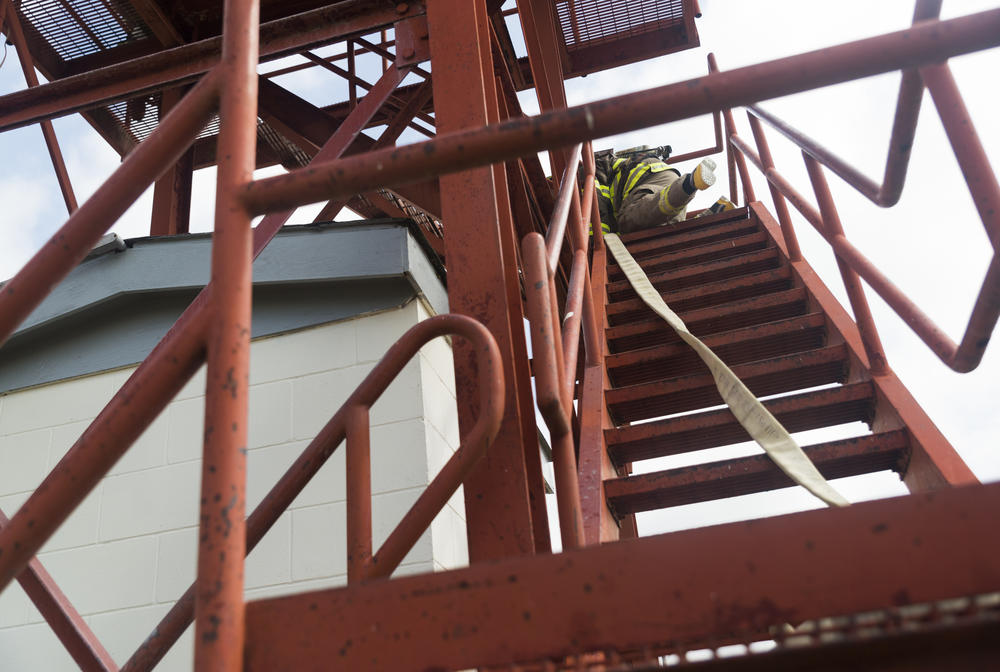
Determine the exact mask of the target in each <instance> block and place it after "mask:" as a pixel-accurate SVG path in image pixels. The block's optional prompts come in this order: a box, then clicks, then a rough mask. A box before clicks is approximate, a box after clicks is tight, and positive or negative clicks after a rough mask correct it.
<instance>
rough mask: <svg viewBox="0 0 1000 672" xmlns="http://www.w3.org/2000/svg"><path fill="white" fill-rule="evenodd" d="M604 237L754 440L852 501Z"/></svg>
mask: <svg viewBox="0 0 1000 672" xmlns="http://www.w3.org/2000/svg"><path fill="white" fill-rule="evenodd" d="M604 240H605V242H606V243H607V245H608V249H609V250H611V254H612V255H613V256H614V258H615V260H616V261H617V262H618V266H619V267H620V268H621V270H622V272H623V273H624V274H625V277H626V278H628V281H629V284H631V285H632V288H633V289H635V291H636V293H637V294H638V295H639V297H640V298H641V299H642V300H643V301H644V302H645V303H646V305H648V306H649V307H650V308H652V309H653V310H654V311H655V312H656V313H657V314H658V315H659V316H660V317H662V318H663V319H664V320H665V321H666V322H667V324H669V325H670V326H671V327H673V329H674V331H676V332H677V335H678V336H680V337H681V339H682V340H683V341H684V342H685V343H687V344H688V345H690V346H691V347H692V348H694V351H695V352H696V353H697V354H698V356H699V357H701V359H702V361H703V362H705V364H706V365H708V368H709V370H710V371H711V373H712V378H714V379H715V386H716V388H718V390H719V395H721V396H722V399H723V401H725V402H726V404H727V405H728V406H729V409H730V410H731V411H732V412H733V415H734V416H735V417H736V420H737V421H739V423H740V424H741V425H742V426H743V429H745V430H746V431H747V433H748V434H749V435H750V436H751V437H752V438H753V439H754V441H756V442H757V443H758V444H760V447H761V448H763V449H764V452H766V453H767V454H768V455H769V456H770V458H771V459H772V460H773V461H774V463H775V464H776V465H777V466H778V468H779V469H781V470H782V471H783V472H785V474H787V475H788V477H789V478H791V479H792V480H793V481H795V482H796V483H798V484H799V485H801V486H802V487H804V488H805V489H806V490H808V491H809V492H811V493H812V494H813V495H815V496H816V497H818V498H819V499H821V500H823V501H824V502H826V503H827V504H829V505H830V506H847V505H848V504H849V502H848V501H847V500H846V499H844V497H843V496H842V495H841V494H840V493H839V492H837V491H836V490H835V489H834V488H833V486H832V485H830V484H829V483H827V481H826V479H825V478H823V476H822V474H820V473H819V470H818V469H816V465H814V464H813V463H812V461H810V459H809V457H808V456H807V455H806V454H805V452H803V450H802V448H800V447H799V445H798V444H797V443H796V442H795V439H793V438H792V436H791V435H790V434H789V433H788V430H786V429H785V428H784V427H783V426H782V425H781V423H780V422H778V421H777V419H776V418H775V417H774V416H773V415H771V413H770V412H769V411H768V410H767V409H766V408H764V405H763V404H761V403H760V402H759V401H757V398H756V397H755V396H754V395H753V393H752V392H751V391H750V390H749V389H747V386H746V385H744V384H743V382H742V381H741V380H740V379H739V378H737V377H736V374H734V373H733V371H732V369H730V368H729V367H728V366H726V364H725V363H724V362H723V361H722V360H721V359H719V357H718V355H716V354H715V353H714V352H712V351H711V349H709V347H708V346H706V345H705V344H704V343H702V342H701V340H699V339H698V337H697V336H695V335H694V334H692V333H691V332H690V331H688V329H687V326H686V325H685V324H684V321H683V320H681V318H680V317H678V316H677V314H676V313H675V312H674V311H672V310H670V308H669V307H668V306H667V304H666V303H665V302H664V301H663V298H662V297H661V296H660V293H659V292H658V291H656V289H655V288H654V287H653V285H652V283H650V282H649V278H648V277H646V273H645V272H644V271H643V270H642V268H640V267H639V264H638V263H636V261H635V259H633V258H632V255H631V254H630V253H629V251H628V250H627V249H625V245H624V244H623V243H622V241H621V239H620V238H619V237H618V235H617V234H614V233H609V234H605V235H604Z"/></svg>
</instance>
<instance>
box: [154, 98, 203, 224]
mask: <svg viewBox="0 0 1000 672" xmlns="http://www.w3.org/2000/svg"><path fill="white" fill-rule="evenodd" d="M183 96H184V88H183V87H179V88H173V89H167V90H165V91H163V93H162V94H161V98H160V118H161V119H162V118H163V117H164V116H165V115H166V114H167V112H169V111H170V110H171V109H172V108H173V107H174V105H176V104H177V103H179V102H180V100H181V98H182V97H183ZM193 172H194V150H193V149H188V150H187V151H186V152H184V155H183V156H181V158H180V160H179V161H178V162H177V163H175V164H174V165H173V166H171V167H170V168H169V169H167V172H165V173H164V174H163V175H161V176H160V177H159V178H158V179H157V180H156V186H155V187H154V188H153V212H152V214H151V215H150V223H149V235H151V236H172V235H176V234H178V233H187V232H188V225H189V222H190V220H191V179H192V176H193Z"/></svg>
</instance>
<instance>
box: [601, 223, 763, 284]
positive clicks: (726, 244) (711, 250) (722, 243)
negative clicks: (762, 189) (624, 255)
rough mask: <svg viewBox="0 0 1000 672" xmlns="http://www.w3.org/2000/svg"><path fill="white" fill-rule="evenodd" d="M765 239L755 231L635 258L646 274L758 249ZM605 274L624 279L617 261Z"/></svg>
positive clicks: (615, 278)
mask: <svg viewBox="0 0 1000 672" xmlns="http://www.w3.org/2000/svg"><path fill="white" fill-rule="evenodd" d="M768 241H769V238H768V237H767V234H766V233H764V232H763V231H754V232H751V233H748V234H745V235H741V236H734V237H730V238H725V239H722V240H716V241H713V242H710V243H705V244H704V245H696V246H692V247H687V248H684V249H682V250H673V251H669V252H664V253H662V254H656V255H652V256H648V257H644V258H636V261H637V262H638V263H639V266H640V267H642V270H643V271H645V272H646V274H647V275H650V274H653V273H659V272H662V271H667V270H678V269H681V268H684V267H686V266H691V265H694V264H699V263H704V262H707V261H715V260H718V259H725V258H729V257H732V256H735V255H737V254H745V253H747V252H752V251H755V250H759V249H761V248H764V247H767V244H768ZM633 257H634V255H633ZM608 277H609V279H611V281H612V282H618V281H620V280H623V279H625V274H624V273H623V272H622V270H621V268H620V267H619V266H618V265H617V264H609V265H608Z"/></svg>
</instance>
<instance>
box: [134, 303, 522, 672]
mask: <svg viewBox="0 0 1000 672" xmlns="http://www.w3.org/2000/svg"><path fill="white" fill-rule="evenodd" d="M448 334H455V335H459V336H462V337H464V338H467V339H469V341H470V342H472V343H473V346H474V350H475V351H476V353H477V362H478V365H479V371H480V373H481V375H480V378H479V380H480V386H479V399H480V413H479V417H478V418H477V419H476V423H475V425H474V426H473V427H472V428H471V430H470V431H469V434H468V435H467V436H466V438H465V441H464V442H463V443H462V445H461V446H459V448H458V450H456V451H455V454H454V455H452V457H451V458H450V459H449V460H448V462H447V463H446V464H445V465H444V466H443V467H442V468H441V471H440V472H438V475H437V476H436V477H435V478H434V480H433V481H432V482H431V483H430V484H429V485H428V486H427V488H426V489H425V490H424V491H423V492H422V493H421V494H420V497H419V498H418V499H417V501H416V502H414V504H413V506H412V507H410V510H409V511H408V512H407V513H406V515H405V516H403V519H402V520H401V521H400V522H399V524H398V525H396V528H395V529H394V530H393V532H392V534H390V535H389V537H388V538H387V539H386V540H385V542H384V543H383V544H382V546H381V547H380V548H379V550H378V552H377V553H375V555H374V556H373V555H372V554H371V508H370V507H371V480H370V479H371V469H370V463H368V462H367V461H366V460H364V459H363V458H365V457H366V454H367V450H366V449H367V448H368V442H367V430H368V423H367V415H368V409H369V408H370V407H371V406H372V404H374V403H375V401H376V400H377V399H378V398H379V396H380V395H381V394H382V393H383V392H384V391H385V389H386V388H387V387H388V386H389V383H391V382H392V380H393V379H394V378H395V377H396V376H397V375H398V374H399V372H400V371H402V369H403V367H404V366H405V365H406V363H407V362H408V361H409V360H410V359H411V358H412V357H413V356H414V355H416V354H417V351H418V350H420V348H421V346H423V345H424V344H425V343H427V342H428V341H430V340H431V339H433V338H436V337H438V336H445V335H448ZM503 390H504V376H503V363H502V362H501V359H500V350H499V348H498V347H497V345H496V341H495V340H494V339H493V336H492V335H491V334H490V332H489V331H488V330H487V329H486V327H484V326H483V325H482V324H481V323H479V322H477V321H476V320H474V319H472V318H471V317H467V316H464V315H455V314H447V315H438V316H435V317H431V318H428V319H426V320H424V321H422V322H420V323H418V324H416V325H415V326H413V327H411V328H410V330H409V331H407V332H406V333H405V334H403V336H402V337H401V338H400V339H399V340H398V341H397V342H396V343H395V344H394V345H393V346H392V347H391V348H389V350H388V352H386V354H385V355H384V356H383V357H382V359H381V360H380V361H379V363H378V364H376V365H375V368H373V369H372V370H371V372H370V373H369V374H368V375H367V376H366V377H365V379H364V380H363V381H362V382H361V384H360V385H358V387H357V388H356V389H355V390H354V392H353V393H352V394H351V396H349V397H348V398H347V400H346V401H345V402H344V403H343V404H342V405H341V407H340V408H339V409H338V410H337V412H336V413H334V415H333V416H332V417H331V418H330V420H329V421H328V422H327V423H326V425H324V426H323V429H321V430H320V431H319V433H318V434H317V435H316V438H314V439H313V440H312V441H311V442H310V443H309V445H308V446H306V448H305V449H304V450H303V451H302V454H301V455H299V457H298V459H296V460H295V462H294V463H292V465H291V466H290V467H288V469H287V470H286V471H285V473H284V475H282V477H281V478H280V479H279V480H278V482H277V483H275V484H274V486H272V487H271V490H270V491H269V492H268V493H267V494H266V495H265V496H264V498H263V499H262V500H261V502H260V504H258V505H257V508H256V509H254V511H253V513H251V514H250V515H249V516H248V517H247V522H246V526H247V537H246V554H247V555H249V553H250V551H252V550H253V549H254V547H256V546H257V544H258V543H259V542H260V540H261V539H262V538H263V537H264V535H265V534H266V533H267V532H268V530H270V529H271V527H272V526H273V525H274V524H275V523H276V522H277V521H278V518H280V517H281V515H282V514H283V513H284V512H285V511H286V510H287V509H288V507H289V506H291V504H292V502H293V501H294V500H295V498H296V497H298V495H299V493H301V492H302V490H303V489H304V488H305V487H306V486H307V485H308V484H309V482H310V480H312V478H313V477H314V476H315V475H316V473H317V472H319V470H320V468H321V467H322V466H323V465H324V464H325V463H326V461H327V460H328V459H329V458H330V456H331V455H333V453H334V451H335V450H336V449H337V446H338V445H340V443H341V442H342V441H344V440H345V439H346V440H347V465H348V466H347V485H348V490H347V510H348V513H347V516H348V532H347V535H348V542H347V548H348V551H349V553H351V555H352V556H353V557H351V556H349V560H348V562H349V565H348V582H349V583H353V582H356V581H361V580H369V579H373V578H378V577H382V576H388V575H389V574H391V573H392V571H393V570H394V569H395V568H396V567H397V566H398V565H399V563H400V562H401V561H402V559H403V557H405V555H406V554H407V553H408V552H409V550H410V549H411V548H412V547H413V544H414V543H416V541H417V539H419V537H420V535H421V534H423V532H424V530H426V529H427V526H428V525H430V523H431V521H432V520H433V519H434V517H435V516H436V515H437V513H438V512H439V511H440V510H441V508H442V507H443V506H444V505H445V503H446V502H447V501H448V498H449V497H451V495H452V494H453V493H454V492H455V490H457V489H458V486H459V485H460V484H461V483H462V481H464V479H465V476H466V475H467V474H468V473H469V471H470V470H471V468H472V467H473V466H474V465H475V464H476V462H477V461H478V460H479V458H481V457H482V456H483V455H484V454H485V452H486V450H487V448H488V447H489V445H490V444H491V442H492V440H493V438H494V437H496V434H497V431H498V429H499V427H500V422H501V420H502V418H503V409H504V394H503ZM366 502H367V513H368V517H367V522H366V523H365V522H362V521H361V520H360V519H361V515H362V514H364V513H365V511H366V509H365V506H364V505H365V503H366ZM358 549H361V551H362V552H361V553H360V554H357V551H358ZM194 605H195V584H194V583H192V584H191V586H190V587H188V589H187V590H186V591H185V592H184V594H183V595H182V596H181V597H180V598H179V599H178V600H177V602H175V603H174V606H173V607H172V608H171V609H170V611H168V612H167V613H166V615H164V617H163V618H162V619H161V620H160V622H159V624H158V625H157V626H156V627H155V628H153V631H152V632H151V633H150V635H149V637H147V638H146V640H145V641H144V642H143V643H142V644H141V645H140V646H139V648H138V649H136V651H135V653H133V654H132V657H131V658H130V659H129V660H128V662H126V663H125V665H124V666H122V672H139V671H146V670H150V669H152V668H153V667H154V666H155V665H156V664H157V663H158V662H159V661H160V660H161V659H162V658H163V656H164V655H166V653H167V651H169V650H170V648H171V647H172V646H173V645H174V643H175V642H176V641H177V640H178V639H179V638H180V636H181V635H182V634H183V633H184V630H185V629H186V628H187V627H188V625H190V624H191V621H192V619H193V618H194Z"/></svg>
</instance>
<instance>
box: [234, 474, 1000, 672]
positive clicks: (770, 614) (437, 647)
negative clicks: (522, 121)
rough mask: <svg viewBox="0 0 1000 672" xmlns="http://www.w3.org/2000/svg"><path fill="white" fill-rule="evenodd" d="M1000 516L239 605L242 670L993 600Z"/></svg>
mask: <svg viewBox="0 0 1000 672" xmlns="http://www.w3.org/2000/svg"><path fill="white" fill-rule="evenodd" d="M998 507H1000V484H993V485H984V486H970V487H965V488H954V489H950V490H944V491H940V492H936V493H934V494H927V495H911V496H909V497H901V498H895V499H887V500H881V501H875V502H865V503H859V504H853V505H851V506H850V507H847V508H844V509H837V510H832V509H826V510H818V511H809V512H804V513H797V514H792V515H788V516H779V517H775V518H768V519H763V520H754V521H747V522H740V523H733V524H728V525H719V526H716V527H709V528H703V529H698V530H690V531H685V532H677V533H673V534H665V535H659V536H654V537H646V538H643V539H636V540H628V541H622V542H619V543H616V544H608V545H604V546H599V547H589V548H586V549H582V550H577V551H570V552H567V553H562V554H559V555H542V556H535V557H531V558H520V559H511V560H508V561H505V562H502V563H494V564H489V565H483V566H478V567H477V566H472V567H469V568H467V569H462V570H456V571H452V572H440V573H435V574H425V575H422V576H415V577H406V578H401V579H398V580H395V581H392V582H387V583H379V584H372V585H368V586H357V587H349V588H341V589H333V590H327V591H322V592H314V593H310V594H306V595H298V596H290V597H281V598H274V599H270V600H261V601H259V602H252V603H250V604H249V605H248V610H247V652H246V653H247V656H246V663H247V670H250V671H253V670H268V669H276V668H279V667H282V666H284V667H293V668H297V669H312V667H311V665H315V661H317V660H323V661H331V660H336V661H337V662H338V664H340V665H342V666H343V667H344V668H345V669H352V670H377V669H401V668H407V669H466V668H471V667H480V666H484V667H485V666H499V665H506V664H511V663H516V662H521V661H537V660H541V659H558V658H562V657H564V656H569V655H575V654H581V653H585V652H589V651H599V650H606V649H615V650H621V649H623V648H629V647H640V646H647V645H652V644H655V643H657V642H662V643H672V644H677V645H682V644H683V643H697V642H705V643H711V642H712V641H713V640H714V639H716V638H723V637H727V638H739V637H746V638H747V639H746V640H743V641H748V640H749V641H752V640H753V639H757V638H764V639H768V638H770V637H769V634H768V628H769V627H770V626H781V625H783V624H785V623H801V622H803V621H805V620H809V619H813V618H821V617H826V616H835V615H841V614H851V613H856V612H860V611H867V610H872V609H880V608H885V607H886V606H887V605H892V606H904V605H907V604H915V603H922V602H930V601H934V600H940V599H945V598H950V597H956V596H964V595H975V594H979V593H985V592H991V591H996V590H1000V540H998V538H997V535H996V534H995V528H996V520H995V519H996V516H995V512H996V511H997V509H998ZM569 602H572V603H573V604H574V605H575V606H574V609H573V612H572V613H573V615H572V617H567V614H566V605H567V603H569ZM543 626H544V627H543ZM498 633H502V636H498ZM348 643H349V645H347V644H348Z"/></svg>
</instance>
